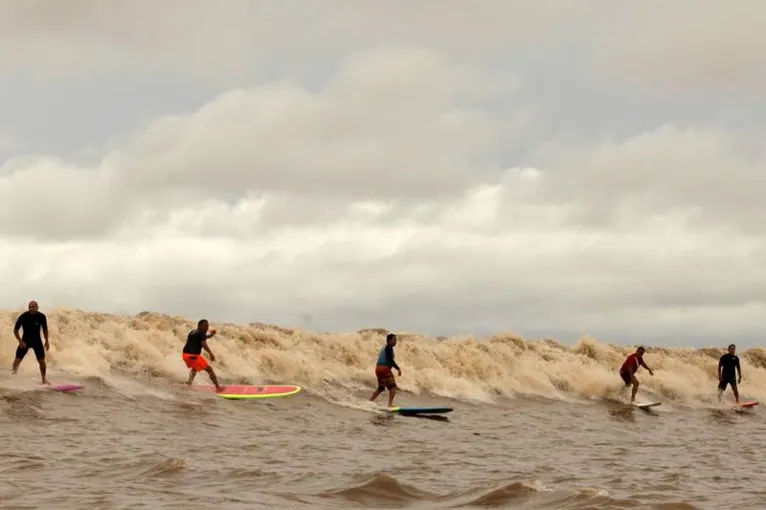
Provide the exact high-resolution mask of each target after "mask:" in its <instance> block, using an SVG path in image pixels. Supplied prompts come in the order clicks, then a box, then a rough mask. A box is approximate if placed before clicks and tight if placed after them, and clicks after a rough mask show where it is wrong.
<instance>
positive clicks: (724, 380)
mask: <svg viewBox="0 0 766 510" xmlns="http://www.w3.org/2000/svg"><path fill="white" fill-rule="evenodd" d="M736 350H737V346H736V345H734V344H731V345H730V346H729V352H727V353H726V354H724V355H723V356H721V358H720V359H719V360H718V400H719V401H720V400H721V395H722V394H723V392H724V391H726V386H727V385H731V391H732V392H733V393H734V399H735V400H736V402H737V404H739V391H738V390H737V383H741V382H742V369H741V368H740V366H739V356H737V355H736V354H734V352H735V351H736ZM736 373H739V381H738V380H737V378H736V377H735V376H736Z"/></svg>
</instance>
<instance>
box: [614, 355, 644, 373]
mask: <svg viewBox="0 0 766 510" xmlns="http://www.w3.org/2000/svg"><path fill="white" fill-rule="evenodd" d="M639 365H641V366H642V367H644V368H645V369H647V370H649V367H647V366H646V363H644V358H643V357H641V356H639V355H638V353H637V352H634V353H633V354H631V355H630V356H628V358H627V359H626V360H625V363H623V364H622V367H621V368H620V372H627V373H629V374H635V373H636V370H638V366H639Z"/></svg>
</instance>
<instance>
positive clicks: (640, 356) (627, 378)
mask: <svg viewBox="0 0 766 510" xmlns="http://www.w3.org/2000/svg"><path fill="white" fill-rule="evenodd" d="M644 352H646V349H644V348H643V347H639V348H638V349H636V352H634V353H633V354H631V355H630V356H628V357H627V358H626V359H625V363H623V364H622V367H620V377H622V380H623V381H624V382H625V387H628V386H630V385H631V384H632V385H633V393H631V395H630V402H631V403H633V402H635V401H636V393H638V384H639V383H638V379H636V372H637V371H638V368H639V366H642V367H644V368H645V369H647V370H648V371H649V374H650V375H652V376H654V372H653V371H652V369H651V368H649V367H648V366H646V363H644Z"/></svg>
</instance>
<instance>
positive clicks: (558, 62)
mask: <svg viewBox="0 0 766 510" xmlns="http://www.w3.org/2000/svg"><path fill="white" fill-rule="evenodd" d="M763 48H766V2H763V1H762V0H761V1H758V0H753V1H749V0H737V1H735V2H730V3H726V2H721V1H718V0H689V1H686V0H670V1H667V2H660V1H656V2H641V1H625V2H612V1H607V0H604V1H576V0H573V1H569V2H560V1H558V0H557V1H541V2H528V1H524V2H522V1H512V0H500V1H492V0H482V2H480V3H478V4H477V3H470V2H467V1H450V0H439V1H436V0H419V1H417V2H412V1H411V0H407V1H404V0H385V1H370V2H358V1H355V0H342V1H341V0H338V1H332V0H324V1H322V2H307V1H299V0H278V1H255V0H242V1H235V0H218V1H216V2H210V1H197V0H178V1H175V0H165V1H163V2H155V1H149V0H125V1H122V0H113V1H110V2H103V1H100V0H71V1H67V2H61V1H60V0H58V1H57V0H39V1H33V0H6V1H4V2H2V3H0V193H1V194H2V197H3V200H2V202H0V236H2V237H1V242H0V256H1V257H2V261H3V264H0V275H1V276H2V281H3V286H2V291H0V305H2V307H4V308H16V307H19V306H24V305H25V303H26V302H27V301H28V300H29V299H33V298H34V299H37V300H39V301H40V304H41V307H42V308H43V309H48V310H49V309H52V308H54V307H62V306H67V307H78V308H83V309H93V310H100V311H110V312H123V313H136V312H139V311H141V310H156V311H161V312H166V313H171V314H181V315H186V316H189V317H190V318H199V317H202V316H205V317H208V318H210V319H213V320H229V321H237V322H251V321H262V322H269V323H277V324H282V325H287V326H298V327H309V328H310V329H314V330H339V331H347V330H355V329H358V328H362V327H386V328H389V329H392V330H397V331H403V330H408V331H419V332H424V333H431V334H465V333H475V334H487V333H490V332H495V331H510V332H516V333H519V334H522V335H524V336H525V337H529V338H536V337H555V338H558V339H560V340H563V341H565V342H572V341H575V340H576V339H578V338H579V337H580V336H582V335H585V334H588V335H592V336H595V337H596V338H598V339H600V340H603V341H609V342H615V343H628V342H645V343H648V344H654V345H657V344H665V345H702V344H711V345H722V344H728V343H729V342H731V341H734V342H737V343H738V344H739V345H741V346H743V347H744V346H747V345H762V344H763V340H762V338H764V336H766V306H765V304H764V303H765V302H766V301H765V298H764V293H765V292H766V236H764V229H765V228H766V226H765V225H766V52H765V51H764V49H763Z"/></svg>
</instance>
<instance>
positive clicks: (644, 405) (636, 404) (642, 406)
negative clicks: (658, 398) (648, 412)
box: [633, 402, 662, 409]
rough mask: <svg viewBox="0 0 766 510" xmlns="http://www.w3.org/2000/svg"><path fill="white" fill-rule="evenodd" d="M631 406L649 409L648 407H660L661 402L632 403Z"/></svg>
mask: <svg viewBox="0 0 766 510" xmlns="http://www.w3.org/2000/svg"><path fill="white" fill-rule="evenodd" d="M633 405H634V406H636V407H640V408H641V409H649V408H650V407H654V406H659V405H662V402H633Z"/></svg>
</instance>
